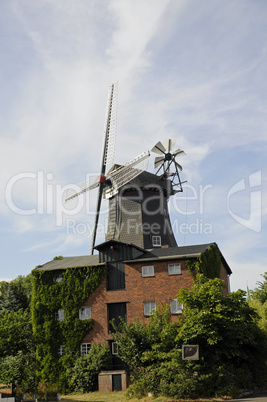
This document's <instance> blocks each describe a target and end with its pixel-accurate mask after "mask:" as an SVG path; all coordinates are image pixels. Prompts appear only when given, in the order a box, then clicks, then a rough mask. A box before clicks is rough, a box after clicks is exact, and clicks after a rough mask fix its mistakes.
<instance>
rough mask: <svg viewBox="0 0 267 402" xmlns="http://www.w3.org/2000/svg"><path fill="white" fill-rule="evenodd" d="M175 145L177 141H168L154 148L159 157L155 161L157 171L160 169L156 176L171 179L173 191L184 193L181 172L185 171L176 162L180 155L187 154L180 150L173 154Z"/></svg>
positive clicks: (158, 143) (159, 143)
mask: <svg viewBox="0 0 267 402" xmlns="http://www.w3.org/2000/svg"><path fill="white" fill-rule="evenodd" d="M174 145H175V140H172V139H167V140H164V141H163V143H162V142H161V141H159V142H157V144H156V145H155V146H154V147H153V148H152V150H151V151H152V152H155V153H156V154H158V155H161V156H157V157H156V158H155V161H154V167H155V169H158V170H157V172H156V174H159V173H160V172H161V173H160V175H161V177H162V178H170V179H171V182H172V187H173V191H174V193H175V192H178V191H183V188H182V182H181V180H180V175H179V170H183V168H182V166H181V165H180V164H179V163H178V162H177V161H176V159H175V158H176V157H177V156H178V155H179V156H181V155H185V152H184V151H182V150H181V149H180V148H178V149H176V150H175V151H173V152H172V150H173V148H174Z"/></svg>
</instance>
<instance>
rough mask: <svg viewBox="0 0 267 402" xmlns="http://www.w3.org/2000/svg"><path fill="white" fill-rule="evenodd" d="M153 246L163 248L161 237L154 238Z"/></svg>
mask: <svg viewBox="0 0 267 402" xmlns="http://www.w3.org/2000/svg"><path fill="white" fill-rule="evenodd" d="M152 246H153V247H161V236H152Z"/></svg>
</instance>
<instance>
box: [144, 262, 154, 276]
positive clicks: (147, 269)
mask: <svg viewBox="0 0 267 402" xmlns="http://www.w3.org/2000/svg"><path fill="white" fill-rule="evenodd" d="M154 275H155V274H154V265H147V266H144V267H142V277H143V278H145V277H147V276H154Z"/></svg>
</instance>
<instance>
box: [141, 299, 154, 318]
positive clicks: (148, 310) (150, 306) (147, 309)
mask: <svg viewBox="0 0 267 402" xmlns="http://www.w3.org/2000/svg"><path fill="white" fill-rule="evenodd" d="M143 306H144V315H145V316H150V315H151V314H152V311H155V310H156V302H154V301H152V302H144V303H143Z"/></svg>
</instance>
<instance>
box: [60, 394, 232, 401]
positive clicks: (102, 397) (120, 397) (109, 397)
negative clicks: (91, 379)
mask: <svg viewBox="0 0 267 402" xmlns="http://www.w3.org/2000/svg"><path fill="white" fill-rule="evenodd" d="M126 400H127V399H126V397H125V392H109V393H100V392H90V393H89V394H79V395H62V396H61V401H62V402H87V401H88V402H125V401H126ZM223 400H225V399H222V398H214V399H194V400H190V399H184V400H182V401H183V402H186V401H190V402H191V401H194V402H213V401H216V402H219V401H223ZM152 401H153V402H178V401H180V400H178V399H170V398H165V397H158V398H153V397H146V398H142V399H137V398H133V399H130V400H129V402H152Z"/></svg>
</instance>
